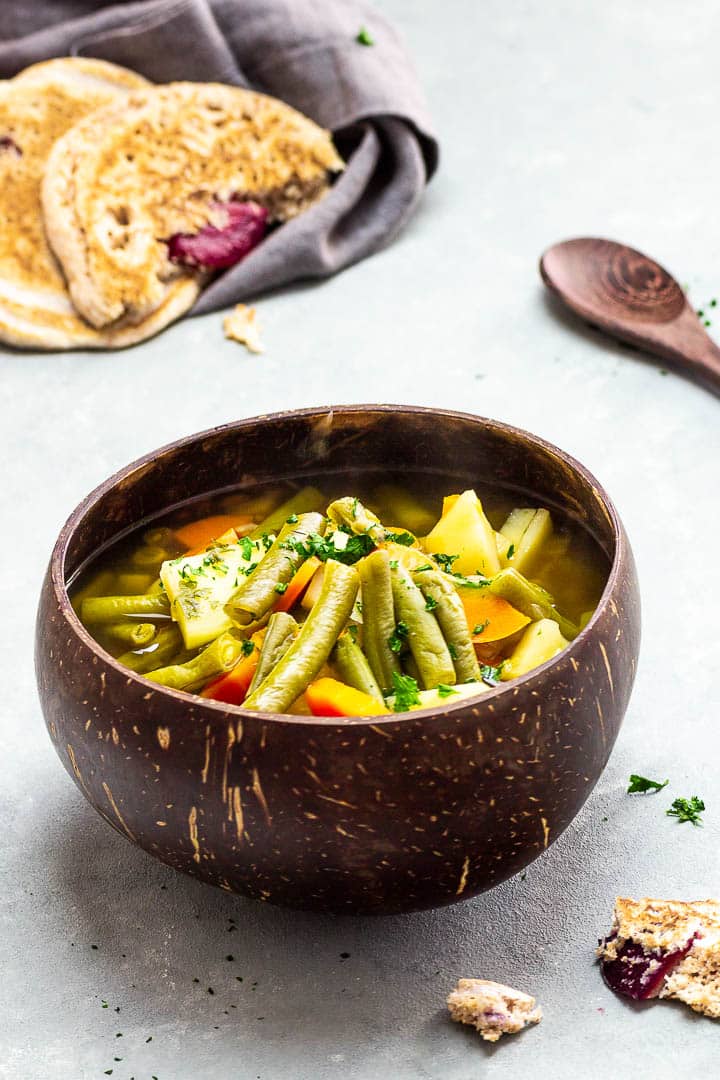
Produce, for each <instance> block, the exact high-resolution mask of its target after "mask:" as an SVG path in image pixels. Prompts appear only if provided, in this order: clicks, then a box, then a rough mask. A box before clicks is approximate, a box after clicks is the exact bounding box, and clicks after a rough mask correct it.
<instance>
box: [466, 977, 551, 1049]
mask: <svg viewBox="0 0 720 1080" xmlns="http://www.w3.org/2000/svg"><path fill="white" fill-rule="evenodd" d="M447 1004H448V1009H449V1010H450V1016H451V1017H452V1019H453V1020H457V1022H458V1023H459V1024H470V1025H471V1026H472V1027H474V1028H476V1029H477V1030H478V1031H479V1032H480V1034H481V1035H482V1037H483V1039H485V1040H487V1042H497V1040H498V1039H499V1038H500V1036H501V1035H513V1034H515V1032H517V1031H522V1029H523V1028H524V1027H526V1026H527V1025H528V1024H537V1023H539V1022H540V1020H541V1019H542V1009H541V1008H540V1006H539V1005H536V1003H535V998H534V997H531V996H530V995H529V994H523V992H522V991H521V990H513V988H512V987H511V986H503V984H502V983H496V982H490V981H489V980H487V979H460V980H459V982H458V984H457V986H456V988H455V989H454V990H453V991H452V993H451V994H450V995H449V996H448V999H447Z"/></svg>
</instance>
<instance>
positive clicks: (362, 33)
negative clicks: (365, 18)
mask: <svg viewBox="0 0 720 1080" xmlns="http://www.w3.org/2000/svg"><path fill="white" fill-rule="evenodd" d="M355 40H356V41H357V43H358V45H374V44H375V40H374V38H373V37H372V36H371V34H370V31H369V30H368V29H367V28H366V27H365V26H361V27H360V29H359V30H358V32H357V37H356V38H355Z"/></svg>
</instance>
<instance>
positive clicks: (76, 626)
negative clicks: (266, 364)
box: [49, 403, 630, 728]
mask: <svg viewBox="0 0 720 1080" xmlns="http://www.w3.org/2000/svg"><path fill="white" fill-rule="evenodd" d="M366 412H378V413H409V414H412V415H430V416H433V417H436V418H437V417H447V418H449V419H458V420H464V421H470V422H471V423H473V424H480V425H481V426H483V427H489V428H492V429H494V430H496V431H498V432H499V433H500V434H506V435H516V436H520V437H521V438H522V439H523V440H524V441H525V442H529V443H532V444H534V445H535V446H537V447H538V448H539V449H541V450H544V451H549V452H550V453H551V454H554V455H556V456H557V457H559V458H560V459H561V460H562V461H563V462H564V463H565V464H566V465H568V466H569V467H570V468H571V469H572V470H573V471H574V472H576V473H578V474H579V475H580V476H581V478H582V479H583V480H584V481H585V482H586V483H587V484H588V486H589V487H590V489H591V491H592V493H593V495H594V496H595V498H596V499H597V500H598V501H599V502H600V504H601V505H602V507H603V509H604V510H605V512H606V514H607V516H608V520H609V521H610V524H611V526H612V533H613V539H614V542H615V552H614V556H613V560H612V564H611V566H610V570H609V572H608V576H607V580H606V582H605V586H604V588H603V591H602V594H601V596H600V599H599V600H598V603H597V606H596V608H595V610H594V612H593V614H592V616H591V618H590V619H589V620H588V622H587V623H586V624H585V626H584V627H583V628H582V630H581V631H580V633H579V634H578V635H577V637H575V638H573V640H572V641H571V642H570V644H569V645H568V646H567V647H566V648H565V649H563V650H562V652H560V653H558V654H557V655H556V656H554V657H552V658H551V659H550V660H546V661H545V663H543V664H540V665H539V666H538V667H536V668H533V669H532V670H531V671H528V672H526V673H525V674H524V675H520V676H518V677H517V678H515V679H513V680H512V681H511V682H507V683H499V684H498V685H497V686H495V687H492V688H488V689H486V690H485V691H484V692H482V693H481V694H478V696H477V698H475V697H467V698H465V697H464V698H461V700H460V701H456V702H447V701H445V702H444V703H443V705H442V708H438V707H437V706H431V707H429V708H426V709H413V710H409V711H407V712H401V713H390V714H388V715H382V714H381V715H379V716H350V717H342V718H340V717H335V718H331V717H321V716H298V715H293V714H290V713H274V712H267V713H265V712H256V711H252V710H250V709H243V707H242V706H241V705H230V704H228V703H226V702H222V701H213V700H212V699H211V698H202V697H200V696H199V695H198V694H189V693H187V692H186V691H182V690H172V689H170V688H169V687H165V686H162V685H161V684H159V683H153V682H151V681H150V680H149V679H145V678H144V676H142V675H139V674H137V673H136V672H134V671H132V670H131V669H130V668H126V667H124V666H123V665H122V664H119V663H118V662H117V660H116V659H115V657H113V656H112V655H111V654H110V653H109V652H107V651H106V650H105V649H103V648H102V646H101V645H100V644H99V643H98V642H97V641H96V640H95V638H94V637H93V636H92V635H91V634H90V632H89V631H88V630H87V629H86V628H85V626H84V625H83V623H82V622H81V621H80V619H79V617H78V616H77V614H76V613H75V610H74V608H73V606H72V604H71V602H70V595H69V593H68V590H67V585H66V582H65V560H66V556H67V549H68V546H69V544H70V540H71V539H72V537H73V536H74V534H75V531H76V530H77V528H78V526H79V524H80V522H81V521H82V519H83V517H84V516H85V515H86V513H87V512H88V510H89V509H90V507H92V506H93V505H95V503H97V502H98V501H99V500H100V499H101V498H102V497H103V496H104V495H105V494H107V492H109V491H111V490H112V489H113V488H114V487H116V486H117V484H118V483H120V481H121V480H124V479H126V478H128V477H130V476H131V475H132V474H133V473H134V472H136V471H139V470H141V469H143V468H145V467H146V466H147V465H149V464H151V463H152V462H154V461H156V460H157V459H159V458H160V457H161V456H163V455H165V454H167V453H169V452H171V451H174V450H178V449H181V448H183V447H187V446H188V445H190V444H192V443H195V442H200V441H202V440H203V439H206V438H208V437H210V436H216V435H218V434H219V433H221V432H225V431H231V430H234V431H242V430H243V429H244V428H248V427H252V426H254V425H257V424H259V423H263V422H266V421H270V422H275V421H278V420H282V419H284V418H287V417H321V418H322V417H325V416H328V415H333V414H336V413H340V414H342V415H353V414H355V413H366ZM629 550H630V548H629V542H628V540H627V537H626V534H625V530H624V528H623V525H622V522H621V520H620V516H619V514H618V512H617V510H616V508H615V505H614V504H613V502H612V500H611V499H610V496H609V495H608V494H607V492H606V491H605V489H604V488H603V486H602V484H600V482H599V481H598V480H597V478H596V477H595V476H594V475H593V474H592V473H591V472H590V470H589V469H587V468H586V467H585V466H584V465H583V464H582V463H581V462H579V461H578V460H577V459H576V458H574V457H573V456H572V455H571V454H568V453H567V452H566V451H564V450H561V449H560V448H559V447H557V446H555V445H554V443H551V442H549V441H548V440H547V439H543V438H541V436H539V435H535V434H533V433H532V432H530V431H526V430H525V429H524V428H519V427H516V426H514V425H512V424H507V423H505V422H503V421H501V420H494V419H492V418H491V417H485V416H479V415H477V414H476V413H468V412H464V411H462V410H457V409H445V408H435V407H434V406H425V405H393V404H377V403H371V404H360V405H357V404H356V405H315V406H308V407H305V408H302V409H284V410H281V411H279V412H272V413H260V414H258V415H257V416H250V417H245V418H243V419H241V420H232V421H230V422H228V423H226V424H218V425H216V426H215V427H212V428H207V429H205V430H204V431H199V432H195V433H193V434H191V435H185V436H183V437H182V438H180V439H175V440H174V441H173V442H169V443H166V444H164V445H163V446H161V447H159V448H158V449H156V450H151V451H149V452H148V453H145V454H143V455H142V456H141V457H139V458H136V459H135V460H134V461H131V462H130V463H129V464H128V465H126V466H124V467H123V468H122V469H118V470H117V471H116V472H114V473H113V474H112V475H111V476H109V477H108V478H107V479H106V480H103V481H102V482H101V483H100V484H98V485H97V486H96V487H95V488H93V489H92V491H90V492H89V493H88V494H87V495H86V496H85V498H84V499H82V500H81V501H80V502H79V503H78V504H77V506H76V507H75V509H74V510H73V511H72V512H71V514H70V515H69V517H68V518H67V520H66V522H65V524H64V525H63V526H62V528H61V530H60V533H59V534H58V538H57V540H56V541H55V544H54V546H53V549H52V553H51V556H50V564H49V571H50V581H51V584H52V588H53V592H54V597H55V600H56V602H57V605H58V608H59V610H60V612H61V613H62V615H63V617H64V619H65V621H66V623H67V624H68V626H69V628H70V629H71V630H72V631H73V633H75V634H76V635H77V636H78V637H79V638H80V640H81V641H82V642H83V643H84V644H85V645H86V646H87V647H88V648H89V649H90V651H91V652H92V653H94V655H95V656H97V657H98V659H99V660H100V661H102V662H103V663H104V664H107V665H109V666H110V667H111V668H113V669H114V670H115V671H117V672H118V673H119V674H120V675H122V676H123V677H124V678H125V679H126V680H127V681H128V682H130V683H132V682H136V683H137V684H138V686H139V687H142V688H145V687H148V686H149V687H151V688H152V690H153V691H154V692H155V693H161V694H164V695H165V696H166V697H168V698H169V699H170V700H172V701H175V702H177V703H178V704H180V705H185V706H188V705H189V704H191V703H192V705H193V706H194V707H196V708H197V707H201V708H203V709H207V711H208V719H209V718H210V717H211V716H212V715H213V714H216V716H217V718H218V719H219V718H220V717H221V716H228V715H229V716H237V717H238V718H244V717H247V718H253V719H257V720H260V721H263V722H267V723H275V724H278V723H279V724H283V723H285V724H298V725H305V726H311V727H328V726H340V727H343V728H348V727H351V726H363V727H375V728H377V727H380V726H385V725H392V724H402V723H408V722H409V723H412V722H414V721H416V720H423V719H429V718H430V717H431V716H437V715H439V714H441V715H442V716H446V715H450V714H453V713H456V712H457V713H460V712H461V711H465V710H467V709H468V708H477V707H479V708H482V707H483V706H484V705H485V704H486V703H489V704H492V703H494V702H495V701H497V699H498V697H499V696H500V695H502V694H506V695H510V694H512V693H513V692H516V691H517V690H518V688H520V687H525V686H527V685H528V684H529V683H530V682H532V681H533V680H535V679H537V678H538V677H539V676H541V675H543V674H544V673H545V672H547V671H550V670H552V669H553V668H554V667H556V666H557V665H558V664H559V663H560V662H562V661H564V660H566V659H568V658H570V657H571V656H572V655H573V651H577V650H578V648H579V646H580V645H582V644H584V643H585V641H586V640H587V639H588V637H590V636H591V634H592V631H593V628H594V627H595V626H596V624H597V623H598V621H599V619H600V618H601V616H602V615H603V613H604V612H605V610H606V609H607V607H608V605H609V602H610V600H611V598H612V594H613V592H614V591H615V587H616V585H617V582H618V578H619V575H620V567H621V565H622V564H623V563H624V562H625V560H626V559H627V556H628V554H629Z"/></svg>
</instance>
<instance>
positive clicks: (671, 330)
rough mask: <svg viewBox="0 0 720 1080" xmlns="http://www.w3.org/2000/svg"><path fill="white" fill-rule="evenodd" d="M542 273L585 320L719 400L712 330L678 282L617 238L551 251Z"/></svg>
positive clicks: (585, 240) (719, 355)
mask: <svg viewBox="0 0 720 1080" xmlns="http://www.w3.org/2000/svg"><path fill="white" fill-rule="evenodd" d="M540 273H541V274H542V278H543V281H544V282H545V284H546V285H547V286H548V288H549V289H551V290H552V291H553V292H554V293H556V295H557V296H559V297H560V299H561V300H563V301H564V302H565V303H566V304H567V306H568V307H569V308H572V310H573V311H574V312H576V313H577V314H578V315H580V317H581V318H583V319H585V320H586V321H587V322H590V323H593V324H594V325H595V326H597V327H598V328H599V329H601V330H604V331H605V332H606V333H608V334H609V335H610V336H611V337H614V338H618V339H619V340H620V341H626V342H629V343H630V344H631V345H635V346H636V347H637V348H638V349H642V350H644V351H645V352H648V353H652V354H653V355H655V356H661V357H662V358H663V360H665V361H666V362H667V364H668V366H671V367H673V368H675V369H676V370H677V371H679V372H680V373H681V374H683V375H688V376H689V377H690V378H692V379H695V380H696V382H699V383H700V384H701V385H702V386H704V387H705V389H706V390H710V391H711V392H712V393H715V394H718V395H720V348H718V346H717V345H716V344H715V342H714V341H712V340H711V339H710V338H709V337H708V335H707V334H706V333H705V330H704V329H703V327H702V324H701V323H700V320H699V319H698V317H697V315H696V314H695V312H694V311H693V309H692V307H691V306H690V304H689V303H688V301H687V298H686V296H685V293H684V292H683V290H682V289H681V288H680V286H679V285H678V283H677V281H675V279H674V278H673V277H671V276H670V274H668V272H667V270H664V269H663V268H662V266H659V265H658V263H656V262H654V261H653V260H652V259H649V258H648V256H647V255H643V254H642V252H641V251H635V249H634V248H631V247H627V246H626V245H625V244H616V243H615V242H614V241H612V240H599V239H596V238H594V237H581V238H579V239H577V240H566V241H565V242H564V243H562V244H555V245H554V246H553V247H551V248H549V249H548V250H547V251H546V252H545V254H544V255H543V257H542V258H541V260H540ZM719 315H720V309H719Z"/></svg>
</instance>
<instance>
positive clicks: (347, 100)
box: [0, 0, 438, 313]
mask: <svg viewBox="0 0 720 1080" xmlns="http://www.w3.org/2000/svg"><path fill="white" fill-rule="evenodd" d="M2 6H3V13H2V19H0V76H6V77H9V76H12V75H14V74H16V73H17V72H18V71H20V70H21V69H22V68H24V67H26V66H27V65H28V64H31V63H34V62H36V61H38V60H46V59H49V58H50V57H54V56H67V55H73V56H93V57H99V58H101V59H103V60H111V61H114V62H115V63H118V64H125V65H126V66H127V67H130V68H133V69H134V70H136V71H139V72H140V73H141V74H143V75H146V76H147V77H148V78H149V79H152V80H154V81H155V82H170V81H172V80H177V79H188V80H195V81H222V82H228V83H233V84H235V85H236V86H249V87H252V88H254V89H257V90H261V91H264V92H265V93H268V94H273V95H274V96H275V97H278V98H282V99H283V100H284V101H287V102H288V103H289V104H290V105H293V106H295V107H296V108H298V109H300V110H301V111H302V112H304V113H306V114H307V115H308V116H310V117H312V119H313V120H316V121H317V122H318V123H319V124H321V125H322V126H323V127H326V128H329V129H330V130H331V131H333V133H334V135H335V140H336V143H337V145H338V148H339V149H340V152H341V153H342V154H343V157H345V159H346V161H347V168H346V170H345V172H344V173H343V174H342V176H341V177H340V178H339V180H338V181H337V182H336V184H335V185H334V186H333V188H332V190H331V191H330V193H329V195H328V196H327V197H326V198H325V199H323V200H322V201H321V202H320V203H318V204H317V205H316V206H314V207H312V208H311V209H310V210H308V211H307V212H306V213H304V214H302V215H301V216H300V217H298V218H295V219H294V220H293V221H290V222H288V223H287V224H285V225H283V226H282V228H280V229H278V230H277V231H276V232H274V233H271V234H270V236H269V237H268V238H267V239H266V240H265V241H264V242H263V243H262V244H261V245H260V247H258V248H256V249H255V250H254V251H253V252H251V253H250V255H248V256H247V257H246V258H245V259H244V260H243V262H241V263H239V264H238V266H236V267H234V268H233V269H231V270H228V271H226V272H225V273H224V274H223V275H222V276H221V277H219V278H218V279H217V280H216V281H215V282H213V283H212V284H211V285H210V287H209V288H208V289H206V290H205V292H204V293H203V295H202V296H201V298H200V300H199V301H198V303H197V304H196V305H195V308H194V309H193V311H194V312H195V313H202V312H206V311H213V310H215V309H216V308H219V307H225V306H227V305H228V304H232V303H235V302H236V301H238V300H242V299H246V298H248V297H250V296H253V295H256V294H258V293H259V292H262V291H266V290H267V289H270V288H273V287H276V286H280V285H284V284H287V283H288V282H290V281H296V280H298V279H301V278H305V279H307V278H322V277H327V276H328V275H330V274H333V273H335V272H336V271H337V270H341V269H342V268H343V267H345V266H349V265H350V264H351V263H353V262H356V261H357V260H358V259H362V258H363V257H364V256H366V255H369V254H371V253H372V252H374V251H377V250H378V249H379V248H380V247H382V246H383V245H384V244H386V243H388V242H389V241H390V240H391V239H392V238H393V237H394V236H395V235H396V234H397V232H398V231H399V230H400V229H401V228H402V226H403V225H404V224H405V223H406V222H407V220H408V219H409V217H410V216H411V214H412V213H413V211H414V210H415V208H416V206H417V204H418V202H419V200H420V197H421V195H422V192H423V189H424V186H425V184H426V183H427V181H428V180H429V179H430V177H431V176H432V174H433V172H434V171H435V169H436V167H437V157H438V147H437V142H436V141H435V138H434V137H433V133H432V125H431V122H430V120H429V117H428V115H427V111H426V107H425V103H424V99H423V96H422V92H421V90H420V87H419V85H418V81H417V78H416V76H415V73H414V71H413V68H412V65H411V63H410V60H409V58H408V56H407V54H406V52H405V51H404V48H403V46H402V44H401V42H400V40H399V38H398V35H397V33H396V32H395V30H394V29H393V28H392V27H391V26H390V25H389V24H388V23H387V22H386V21H385V20H384V19H383V18H382V17H381V16H380V15H378V14H377V13H376V12H375V11H374V10H373V9H372V8H370V7H368V6H367V5H366V4H364V3H362V2H358V0H140V2H135V3H117V4H113V5H111V6H105V5H98V4H97V3H94V2H92V0H33V3H28V0H4V2H3V5H2ZM363 26H364V27H367V29H368V30H369V32H370V34H371V36H372V38H373V40H374V42H375V44H374V45H373V46H370V47H368V46H363V45H362V44H360V43H359V42H358V41H357V40H356V38H357V34H358V31H359V30H360V28H361V27H363Z"/></svg>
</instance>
